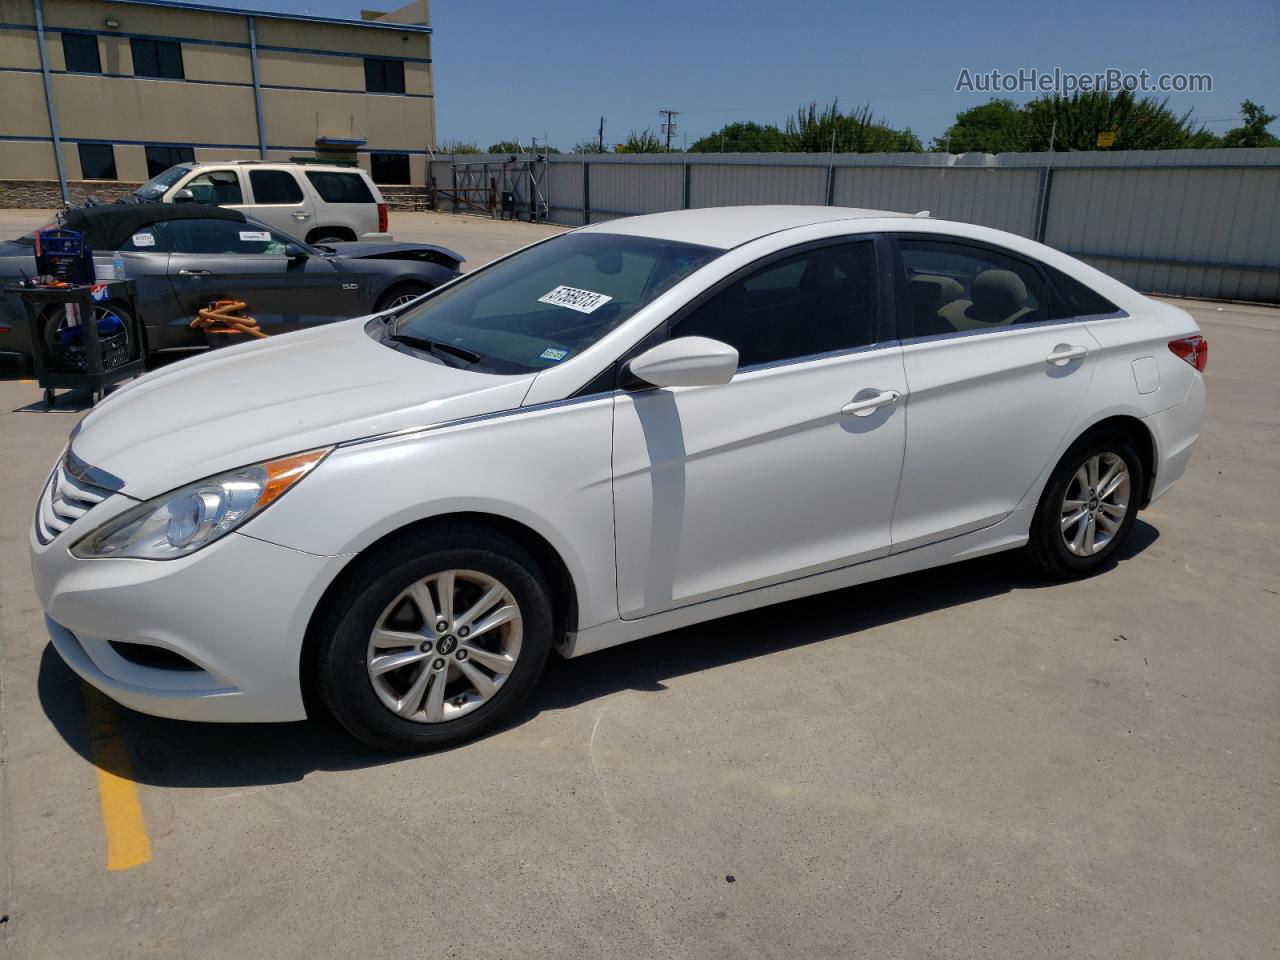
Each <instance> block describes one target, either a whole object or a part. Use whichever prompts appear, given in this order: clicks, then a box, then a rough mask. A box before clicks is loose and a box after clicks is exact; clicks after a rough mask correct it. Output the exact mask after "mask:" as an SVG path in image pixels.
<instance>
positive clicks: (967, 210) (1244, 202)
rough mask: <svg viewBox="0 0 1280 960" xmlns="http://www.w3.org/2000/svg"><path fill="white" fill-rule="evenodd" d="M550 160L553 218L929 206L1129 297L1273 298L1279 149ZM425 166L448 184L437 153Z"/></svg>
mask: <svg viewBox="0 0 1280 960" xmlns="http://www.w3.org/2000/svg"><path fill="white" fill-rule="evenodd" d="M459 159H465V160H467V161H480V160H488V161H490V162H491V163H492V164H493V166H492V168H491V170H492V173H493V175H494V176H495V177H496V178H497V180H498V189H499V190H502V189H507V188H508V187H506V186H504V184H503V161H505V160H507V159H508V158H507V157H505V156H492V157H483V156H467V157H464V158H459ZM548 159H549V162H548V164H547V171H546V176H545V178H544V180H543V183H542V193H543V196H544V197H545V199H546V201H547V203H548V205H549V216H550V219H551V220H552V222H555V223H564V224H569V225H574V226H577V225H580V224H583V223H597V222H599V221H602V220H609V219H612V218H614V217H624V216H631V215H633V214H637V213H656V212H659V211H663V210H680V209H684V208H691V207H717V206H729V205H734V204H749V203H805V204H835V205H837V206H847V207H872V208H877V209H881V210H900V211H903V212H907V213H915V212H917V211H919V210H929V211H931V212H932V214H933V215H934V216H935V217H940V218H944V219H949V220H963V221H968V222H970V223H980V224H985V225H987V226H991V227H998V228H999V229H1001V230H1008V231H1010V232H1012V233H1018V234H1022V235H1023V236H1027V237H1033V238H1035V239H1037V240H1042V241H1043V242H1045V243H1047V244H1049V245H1050V246H1053V247H1057V248H1058V249H1060V250H1063V251H1065V252H1067V253H1070V254H1072V255H1074V256H1077V257H1080V258H1081V259H1083V260H1086V261H1088V262H1090V263H1092V264H1093V265H1094V266H1096V267H1098V268H1099V269H1102V270H1105V271H1106V272H1107V273H1109V274H1111V275H1112V276H1115V277H1117V278H1119V279H1120V280H1122V281H1124V282H1125V283H1127V284H1129V285H1130V286H1133V287H1135V288H1137V289H1139V290H1144V291H1147V292H1154V293H1167V294H1183V295H1187V296H1196V297H1211V298H1214V299H1239V300H1259V301H1266V302H1272V303H1276V302H1280V148H1268V149H1256V150H1169V151H1130V152H1121V153H1056V154H1047V153H1015V154H1000V155H997V156H992V155H990V154H965V155H962V156H955V155H949V154H936V153H934V154H836V155H834V156H828V155H825V154H778V153H741V154H705V153H704V154H600V155H587V156H582V155H571V154H564V155H558V156H552V157H550V158H548ZM430 170H431V175H432V176H433V177H434V178H435V179H436V183H437V184H438V185H439V186H441V187H447V186H449V185H450V184H451V182H452V170H451V165H450V160H449V158H448V157H444V156H437V157H436V158H435V159H434V160H433V161H432V162H431V167H430ZM520 193H521V196H522V197H525V196H527V195H526V193H525V191H524V190H521V191H520ZM446 208H447V201H446Z"/></svg>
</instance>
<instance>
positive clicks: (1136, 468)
mask: <svg viewBox="0 0 1280 960" xmlns="http://www.w3.org/2000/svg"><path fill="white" fill-rule="evenodd" d="M1144 481H1145V478H1144V477H1143V473H1142V460H1141V459H1140V458H1139V457H1138V453H1137V451H1136V450H1135V449H1134V448H1133V441H1132V440H1131V439H1130V438H1129V436H1128V435H1126V434H1125V433H1123V432H1121V431H1119V430H1099V431H1097V432H1095V433H1091V434H1086V435H1085V436H1083V437H1081V438H1080V439H1079V440H1078V441H1076V443H1075V444H1074V445H1072V447H1071V449H1069V450H1068V451H1067V452H1066V453H1065V454H1064V455H1063V457H1062V459H1061V460H1060V461H1059V462H1058V466H1057V467H1056V468H1054V471H1053V473H1052V475H1051V476H1050V477H1049V482H1048V484H1046V486H1045V489H1044V493H1043V494H1041V496H1040V503H1039V505H1038V506H1037V508H1036V516H1035V519H1034V520H1033V521H1032V523H1031V540H1030V542H1029V543H1028V545H1027V548H1028V552H1029V553H1030V555H1031V558H1032V560H1033V561H1034V562H1035V563H1036V565H1037V566H1039V567H1040V568H1041V569H1042V570H1043V571H1044V572H1045V573H1047V574H1049V575H1050V576H1053V577H1058V578H1060V579H1064V580H1073V579H1076V578H1079V577H1086V576H1088V575H1089V574H1091V573H1093V572H1095V571H1096V570H1097V569H1098V568H1099V567H1101V566H1102V565H1103V564H1104V563H1105V562H1106V560H1107V558H1108V557H1110V556H1111V554H1112V553H1114V552H1115V551H1116V549H1117V548H1118V547H1119V546H1120V544H1121V543H1123V542H1124V540H1125V538H1126V537H1127V536H1128V535H1129V531H1130V530H1131V529H1132V527H1133V522H1134V519H1135V518H1136V517H1137V514H1138V505H1139V500H1140V498H1141V491H1142V490H1144V489H1145V486H1144Z"/></svg>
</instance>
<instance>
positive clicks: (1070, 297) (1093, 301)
mask: <svg viewBox="0 0 1280 960" xmlns="http://www.w3.org/2000/svg"><path fill="white" fill-rule="evenodd" d="M1045 269H1046V270H1048V271H1049V278H1050V279H1051V280H1052V281H1053V285H1054V286H1055V287H1057V288H1058V293H1059V294H1061V299H1062V300H1064V301H1065V303H1063V304H1061V305H1060V306H1059V307H1058V309H1056V310H1055V311H1054V313H1055V316H1054V319H1055V320H1056V319H1059V318H1061V317H1092V316H1098V315H1100V314H1108V313H1119V312H1120V308H1119V307H1117V306H1116V305H1115V304H1114V303H1112V302H1111V301H1110V300H1108V299H1107V298H1106V297H1104V296H1103V295H1102V294H1100V293H1098V292H1097V291H1096V290H1093V289H1091V288H1089V287H1086V286H1085V285H1084V284H1083V283H1081V282H1080V281H1079V280H1077V279H1076V278H1075V277H1071V276H1068V275H1067V274H1065V273H1063V272H1062V271H1061V270H1058V269H1057V268H1056V267H1051V266H1049V265H1048V264H1045Z"/></svg>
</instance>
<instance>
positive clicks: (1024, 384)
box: [893, 235, 1098, 552]
mask: <svg viewBox="0 0 1280 960" xmlns="http://www.w3.org/2000/svg"><path fill="white" fill-rule="evenodd" d="M898 249H899V250H900V252H901V261H902V265H903V269H904V270H905V272H906V277H905V278H904V280H905V285H906V287H907V288H908V290H909V295H908V297H907V299H908V302H909V304H910V307H911V310H912V316H911V318H910V323H911V325H912V327H913V329H911V330H910V331H905V332H908V333H911V334H914V336H909V337H907V339H906V340H904V342H903V362H904V363H905V365H906V374H907V384H908V386H909V387H910V394H911V395H910V398H909V400H908V401H907V405H906V421H907V450H906V457H905V459H904V463H903V475H902V488H901V491H900V492H899V495H898V504H897V507H896V509H895V513H894V518H893V544H894V550H895V552H896V551H900V550H908V549H911V548H912V547H916V546H920V545H922V544H925V543H929V542H932V541H935V540H942V539H946V538H947V537H953V536H959V535H960V534H963V533H967V532H969V531H973V530H979V529H982V528H983V527H987V526H990V525H992V524H994V523H996V522H998V521H1000V520H1001V519H1003V518H1004V517H1007V516H1008V515H1009V514H1010V513H1011V512H1012V511H1013V510H1014V509H1015V508H1016V507H1017V505H1018V504H1019V502H1020V501H1021V500H1022V499H1023V498H1024V497H1025V496H1026V494H1027V493H1028V492H1029V491H1030V490H1031V489H1032V487H1033V486H1034V484H1035V482H1036V479H1037V478H1038V477H1039V476H1040V474H1041V473H1042V472H1044V471H1045V470H1046V469H1047V468H1049V467H1051V466H1052V463H1050V460H1051V458H1052V457H1053V455H1054V453H1055V451H1056V450H1057V449H1058V448H1059V446H1060V445H1061V444H1062V442H1063V440H1064V439H1065V438H1066V434H1067V431H1068V430H1069V429H1070V428H1071V425H1072V423H1074V422H1075V419H1076V416H1077V414H1078V413H1079V411H1080V407H1081V404H1083V402H1084V399H1085V395H1086V394H1087V393H1088V391H1089V385H1090V383H1091V382H1092V380H1093V374H1094V369H1095V367H1096V361H1097V353H1098V343H1097V341H1095V340H1094V339H1093V337H1092V336H1091V335H1090V334H1089V332H1088V331H1087V330H1086V329H1085V326H1084V324H1083V323H1082V322H1078V321H1077V322H1072V321H1071V320H1069V319H1067V318H1063V319H1059V318H1058V314H1059V311H1058V310H1057V307H1056V303H1055V298H1054V296H1053V295H1052V292H1051V291H1050V290H1049V288H1048V287H1047V285H1046V284H1045V281H1044V279H1043V277H1042V276H1041V274H1040V272H1039V270H1038V269H1037V268H1036V267H1035V266H1034V265H1033V264H1031V263H1030V262H1029V261H1026V260H1023V259H1022V258H1020V257H1017V256H1015V255H1013V254H1011V253H1010V254H1006V253H1003V252H1001V251H999V250H995V249H993V248H990V247H986V246H981V245H976V244H966V243H962V242H955V241H950V240H946V241H944V240H934V239H928V238H923V237H908V236H907V235H902V237H901V238H900V239H899V241H898Z"/></svg>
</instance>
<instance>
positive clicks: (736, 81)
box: [230, 0, 1280, 150]
mask: <svg viewBox="0 0 1280 960" xmlns="http://www.w3.org/2000/svg"><path fill="white" fill-rule="evenodd" d="M230 5H234V6H242V7H255V8H260V9H271V10H288V11H290V12H304V11H305V12H308V13H311V14H315V15H321V16H336V17H351V18H355V17H358V16H359V11H360V8H361V7H379V8H382V7H385V8H387V9H390V8H391V7H393V6H396V5H398V4H397V3H395V2H394V0H392V2H389V3H378V2H377V0H305V2H302V3H289V2H287V0H232V4H230ZM431 16H432V26H433V27H434V28H435V38H434V44H435V46H434V53H433V57H434V60H435V70H436V95H437V104H438V106H437V126H438V131H437V134H438V137H439V139H440V140H441V141H444V140H447V139H453V138H457V139H462V140H468V141H472V142H476V143H479V144H480V146H481V147H486V146H488V144H489V143H491V142H493V141H496V140H500V139H509V138H519V139H520V140H521V141H523V142H528V139H529V137H530V136H537V137H540V138H541V137H543V136H544V135H545V136H548V137H550V141H551V143H553V144H554V145H556V146H558V147H560V148H561V149H565V150H567V149H569V148H570V147H572V145H573V144H574V143H575V142H576V141H578V140H580V139H583V138H589V137H593V136H594V133H595V127H596V123H597V121H598V118H599V116H600V115H601V114H604V115H605V117H606V121H605V142H606V143H613V142H617V141H620V140H622V139H624V138H625V136H626V134H627V132H628V131H629V130H633V129H634V130H641V129H644V128H645V127H649V128H651V129H653V130H655V131H656V130H657V128H658V124H659V117H658V110H659V108H663V107H670V108H672V109H675V110H681V111H683V113H682V115H681V116H680V117H679V118H678V120H677V122H678V124H679V133H678V134H677V138H676V142H677V143H678V142H682V141H683V139H684V137H685V136H686V135H687V136H688V139H689V142H690V143H692V142H693V141H694V140H695V139H696V138H697V137H699V136H701V135H703V134H705V133H708V132H710V131H712V130H714V129H716V128H718V127H720V126H721V125H723V124H724V123H727V122H730V121H734V120H757V121H760V122H770V121H772V122H777V123H781V122H782V120H783V119H784V118H785V117H786V116H787V115H788V114H790V113H792V112H793V111H794V110H795V108H796V107H797V106H799V105H800V104H801V103H806V102H808V101H809V100H811V99H816V100H817V101H818V102H819V103H820V104H822V103H826V102H829V101H830V100H831V99H833V98H837V97H838V98H839V100H840V103H841V104H842V105H844V106H848V107H853V106H860V105H862V104H864V103H869V104H871V106H872V108H873V110H874V111H875V113H876V114H877V115H878V116H881V117H883V118H884V119H886V120H887V121H888V122H889V123H891V124H892V125H894V126H897V127H906V126H909V127H911V128H912V129H913V130H914V131H915V132H916V133H917V134H918V135H919V136H920V137H921V139H922V140H924V141H925V143H926V144H927V143H928V141H929V139H930V138H931V137H933V136H935V135H937V134H939V133H941V132H942V131H943V130H944V129H945V128H946V126H947V125H948V123H950V121H951V119H952V117H954V115H955V113H956V112H957V111H958V110H962V109H964V108H965V107H968V106H972V105H973V104H976V103H982V102H985V101H986V100H987V99H988V96H989V95H986V94H976V93H956V92H954V90H955V84H956V78H957V76H958V75H959V73H960V70H961V69H962V68H968V69H969V70H971V71H974V72H978V71H990V70H991V69H993V68H994V69H1001V70H1004V71H1016V70H1017V69H1018V68H1020V67H1027V68H1032V67H1034V68H1038V69H1041V70H1052V69H1053V68H1054V67H1055V66H1057V67H1061V68H1062V69H1063V70H1066V71H1074V72H1079V73H1084V72H1093V71H1095V70H1102V69H1105V68H1106V67H1109V66H1114V67H1118V68H1121V69H1123V70H1126V71H1133V72H1136V71H1138V70H1141V69H1147V70H1149V71H1151V72H1152V73H1153V74H1158V73H1165V72H1168V73H1173V72H1197V73H1210V74H1212V75H1213V79H1214V84H1213V92H1212V93H1200V94H1173V95H1171V97H1170V103H1171V105H1173V106H1174V107H1176V108H1177V109H1178V110H1179V111H1183V110H1187V109H1193V110H1194V111H1195V115H1196V117H1197V118H1199V119H1201V120H1205V121H1209V128H1210V129H1211V130H1213V131H1215V132H1217V133H1222V132H1223V131H1225V130H1227V129H1229V128H1230V127H1232V126H1237V125H1238V120H1237V119H1236V118H1237V117H1238V111H1239V103H1240V101H1241V100H1243V99H1245V98H1246V97H1247V98H1249V99H1252V100H1254V101H1257V102H1261V103H1263V104H1264V105H1266V106H1267V107H1268V108H1269V109H1270V112H1272V113H1280V3H1277V2H1276V0H1215V2H1209V3H1206V2H1204V0H1194V2H1192V0H1162V2H1159V3H1153V2H1143V3H1133V2H1124V0H1110V2H1105V3H1102V2H1092V0H1091V2H1083V3H1074V4H1068V3H1055V4H1048V3H1043V2H1035V0H1032V2H1027V0H1015V2H1010V0H987V2H984V3H981V4H978V3H946V4H933V3H922V2H916V0H896V2H893V3H875V4H854V3H851V2H843V3H842V2H831V0H808V2H791V3H785V2H784V3H779V2H776V0H775V2H771V3H764V2H758V0H747V2H741V3H736V4H728V3H715V4H712V3H705V4H700V3H696V2H689V0H685V2H672V0H648V2H645V3H616V2H608V0H558V2H554V0H553V2H543V3H532V4H530V3H514V2H507V3H501V2H499V3H487V4H476V3H473V2H467V0H432V3H431ZM1026 98H1027V97H1026V96H1025V95H1015V97H1014V99H1018V100H1022V99H1026ZM1271 129H1272V131H1273V132H1275V131H1277V130H1280V121H1278V122H1277V123H1273V124H1272V125H1271Z"/></svg>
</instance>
